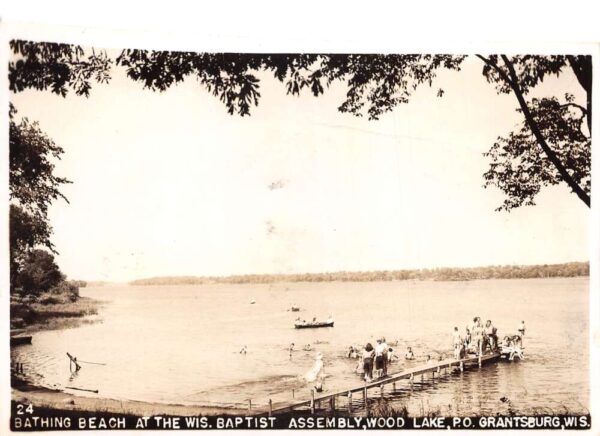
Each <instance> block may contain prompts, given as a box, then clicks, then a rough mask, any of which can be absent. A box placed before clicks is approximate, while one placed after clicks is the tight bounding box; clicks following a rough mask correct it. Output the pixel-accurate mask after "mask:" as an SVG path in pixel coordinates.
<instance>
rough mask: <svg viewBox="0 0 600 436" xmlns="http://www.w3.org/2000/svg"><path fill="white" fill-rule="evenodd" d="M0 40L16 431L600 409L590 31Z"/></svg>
mask: <svg viewBox="0 0 600 436" xmlns="http://www.w3.org/2000/svg"><path fill="white" fill-rule="evenodd" d="M4 49H5V50H6V51H7V53H8V56H7V58H8V69H7V74H8V80H7V81H6V83H7V86H8V89H6V90H5V91H6V92H7V94H8V99H9V107H8V108H7V109H8V117H7V122H8V124H9V126H8V135H7V138H8V141H9V144H8V146H7V147H6V149H7V156H6V158H7V159H8V165H7V168H8V171H9V174H8V196H9V198H8V200H9V205H8V207H7V208H6V210H7V213H8V215H9V216H8V219H7V221H8V224H9V245H8V253H7V260H8V261H9V263H10V268H9V270H10V277H9V287H10V293H9V297H8V298H7V300H9V303H10V319H9V321H10V332H4V335H5V337H9V338H10V384H11V386H10V407H9V405H8V404H3V405H2V406H3V408H6V409H9V408H10V425H9V424H8V422H3V423H2V426H3V430H1V431H0V433H2V432H3V431H8V430H9V429H10V430H11V431H14V432H22V431H57V430H104V429H112V430H117V429H120V430H122V429H130V430H143V429H148V430H151V429H152V430H156V429H159V430H173V429H174V430H178V429H182V430H183V429H198V430H200V429H215V430H216V429H232V430H233V429H240V430H241V429H257V430H269V429H289V430H306V429H352V430H353V429H356V430H358V429H360V430H363V429H371V430H375V429H428V430H430V429H447V428H451V429H455V430H460V429H480V430H481V429H486V430H490V429H494V430H498V429H578V430H581V429H590V428H591V426H592V418H591V409H592V402H591V396H592V392H591V386H592V383H591V378H590V371H591V368H590V364H591V363H590V362H591V360H590V355H591V352H592V350H591V349H590V331H591V327H590V325H591V323H592V320H591V318H590V313H591V311H590V298H591V297H590V252H591V250H592V247H591V246H590V244H591V242H590V240H591V239H590V238H591V235H590V228H591V227H590V219H591V209H590V208H591V190H592V189H591V183H592V177H591V173H592V159H591V157H592V146H591V142H592V141H591V138H592V82H593V80H592V78H593V75H592V65H593V63H595V62H596V59H595V53H596V52H595V51H593V50H591V49H590V50H587V51H585V50H583V51H582V50H573V51H564V49H563V47H557V48H556V49H552V48H551V49H550V51H548V50H545V51H544V52H529V51H519V50H515V51H510V52H509V51H506V52H498V51H487V52H486V51H482V52H472V53H471V52H463V53H458V52H457V53H450V52H437V53H436V52H421V53H412V52H387V51H385V52H383V51H382V52H376V51H373V52H353V51H347V52H327V51H323V52H295V51H289V52H268V51H264V50H260V47H257V50H249V51H244V52H241V51H223V52H216V51H185V50H163V49H162V48H157V49H149V48H146V47H144V48H136V47H131V46H122V47H119V48H115V47H107V46H102V45H98V46H91V45H85V44H76V43H73V42H72V41H65V40H60V39H56V40H33V39H26V38H23V39H18V38H17V39H11V40H10V41H9V43H8V46H7V47H4ZM596 49H597V48H596ZM596 249H597V248H596ZM7 281H8V280H7Z"/></svg>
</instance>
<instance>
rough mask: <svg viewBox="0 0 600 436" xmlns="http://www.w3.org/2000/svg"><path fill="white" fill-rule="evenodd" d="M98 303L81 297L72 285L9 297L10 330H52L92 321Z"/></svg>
mask: <svg viewBox="0 0 600 436" xmlns="http://www.w3.org/2000/svg"><path fill="white" fill-rule="evenodd" d="M101 304H102V303H101V302H100V301H98V300H93V299H91V298H86V297H80V296H79V289H78V287H75V285H64V286H61V287H58V288H56V289H53V290H52V291H49V292H45V293H42V294H39V295H25V296H24V295H19V294H16V295H11V297H10V327H11V329H25V330H26V331H28V332H31V331H37V330H54V329H62V328H71V327H76V326H78V325H81V324H86V323H91V322H95V321H96V320H95V319H94V318H91V317H92V316H93V315H97V314H98V309H99V307H100V306H101Z"/></svg>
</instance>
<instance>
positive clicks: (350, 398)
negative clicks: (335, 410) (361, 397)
mask: <svg viewBox="0 0 600 436" xmlns="http://www.w3.org/2000/svg"><path fill="white" fill-rule="evenodd" d="M348 413H352V391H348Z"/></svg>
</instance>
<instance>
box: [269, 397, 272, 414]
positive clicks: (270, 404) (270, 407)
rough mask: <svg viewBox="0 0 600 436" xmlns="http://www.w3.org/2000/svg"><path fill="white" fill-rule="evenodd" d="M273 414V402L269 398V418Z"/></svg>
mask: <svg viewBox="0 0 600 436" xmlns="http://www.w3.org/2000/svg"><path fill="white" fill-rule="evenodd" d="M272 414H273V400H271V399H270V398H269V416H271V415H272Z"/></svg>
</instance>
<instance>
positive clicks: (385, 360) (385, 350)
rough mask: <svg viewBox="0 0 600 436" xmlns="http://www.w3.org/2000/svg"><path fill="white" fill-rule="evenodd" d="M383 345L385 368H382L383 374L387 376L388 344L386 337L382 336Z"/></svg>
mask: <svg viewBox="0 0 600 436" xmlns="http://www.w3.org/2000/svg"><path fill="white" fill-rule="evenodd" d="M381 347H382V348H383V353H382V354H383V368H382V375H383V376H384V377H385V376H386V375H387V367H388V359H389V357H388V348H389V346H388V344H387V342H386V340H385V338H381Z"/></svg>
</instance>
